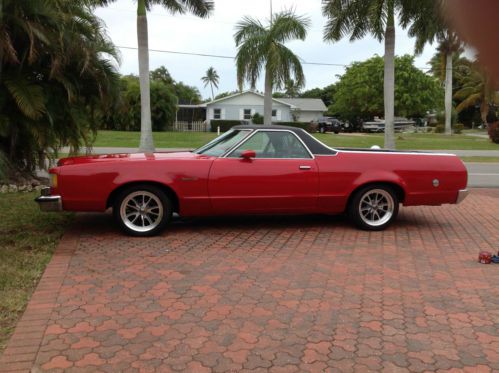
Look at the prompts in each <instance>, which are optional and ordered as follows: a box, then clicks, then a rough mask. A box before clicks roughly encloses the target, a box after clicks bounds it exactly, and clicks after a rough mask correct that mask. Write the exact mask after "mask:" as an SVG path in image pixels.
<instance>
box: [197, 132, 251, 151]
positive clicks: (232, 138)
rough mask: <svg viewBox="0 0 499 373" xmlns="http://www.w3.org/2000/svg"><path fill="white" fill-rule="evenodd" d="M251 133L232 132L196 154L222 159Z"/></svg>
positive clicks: (210, 143) (200, 149) (211, 142)
mask: <svg viewBox="0 0 499 373" xmlns="http://www.w3.org/2000/svg"><path fill="white" fill-rule="evenodd" d="M250 132H251V131H249V130H230V131H228V132H226V133H225V134H223V135H222V136H220V137H217V138H216V139H215V140H213V141H210V142H209V143H208V144H206V145H205V146H203V147H201V148H199V149H197V150H195V151H194V153H196V154H204V155H210V156H213V157H220V156H221V155H224V154H225V153H226V152H227V150H229V149H230V148H232V147H233V146H234V145H236V144H237V143H239V142H240V141H241V140H242V139H244V138H245V137H246V136H248V135H249V134H250Z"/></svg>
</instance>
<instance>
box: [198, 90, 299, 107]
mask: <svg viewBox="0 0 499 373" xmlns="http://www.w3.org/2000/svg"><path fill="white" fill-rule="evenodd" d="M247 93H251V94H254V95H257V96H260V97H262V98H263V97H265V96H264V95H263V94H261V93H260V92H256V91H251V90H246V91H243V92H239V93H235V94H233V95H230V96H226V97H222V98H219V99H217V100H213V101H210V102H207V103H206V105H211V104H214V103H216V102H221V101H225V100H228V99H230V98H233V97H237V96H242V95H245V94H247ZM272 101H274V102H278V103H280V104H283V105H286V106H290V107H291V108H292V109H294V107H293V104H290V103H288V102H284V101H282V100H281V99H275V98H272Z"/></svg>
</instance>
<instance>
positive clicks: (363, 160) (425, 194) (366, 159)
mask: <svg viewBox="0 0 499 373" xmlns="http://www.w3.org/2000/svg"><path fill="white" fill-rule="evenodd" d="M316 161H317V165H318V168H319V175H320V181H319V206H321V209H322V210H324V211H328V212H343V211H344V210H345V208H346V205H347V202H348V198H349V196H350V195H351V194H352V192H354V191H355V190H356V189H357V188H359V187H361V186H362V185H366V184H369V183H376V182H388V183H393V184H396V185H398V186H399V187H400V188H402V190H403V191H404V195H405V197H404V199H403V204H404V205H406V206H414V205H441V204H444V203H455V202H456V199H457V194H458V191H459V190H460V189H465V188H466V184H467V171H466V168H465V166H464V164H463V163H462V162H461V160H460V159H459V158H458V157H456V156H454V155H434V154H427V153H383V152H353V151H339V152H338V153H337V154H336V155H327V156H317V157H316ZM434 179H438V181H439V186H438V187H434V186H433V180H434Z"/></svg>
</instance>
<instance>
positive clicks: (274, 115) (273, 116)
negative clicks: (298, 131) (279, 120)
mask: <svg viewBox="0 0 499 373" xmlns="http://www.w3.org/2000/svg"><path fill="white" fill-rule="evenodd" d="M275 117H277V110H276V109H273V110H272V118H275Z"/></svg>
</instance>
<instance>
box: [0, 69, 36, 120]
mask: <svg viewBox="0 0 499 373" xmlns="http://www.w3.org/2000/svg"><path fill="white" fill-rule="evenodd" d="M5 86H6V87H7V90H8V91H9V93H10V94H11V96H12V98H13V99H14V101H15V103H16V105H17V107H18V108H19V110H20V111H21V112H22V113H23V114H24V115H25V116H26V117H28V118H29V119H39V118H41V117H42V115H43V113H45V101H44V94H43V89H42V88H41V87H40V86H39V85H35V84H33V83H30V82H29V81H28V80H27V79H26V78H25V77H23V76H17V77H15V78H13V77H7V78H5Z"/></svg>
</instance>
